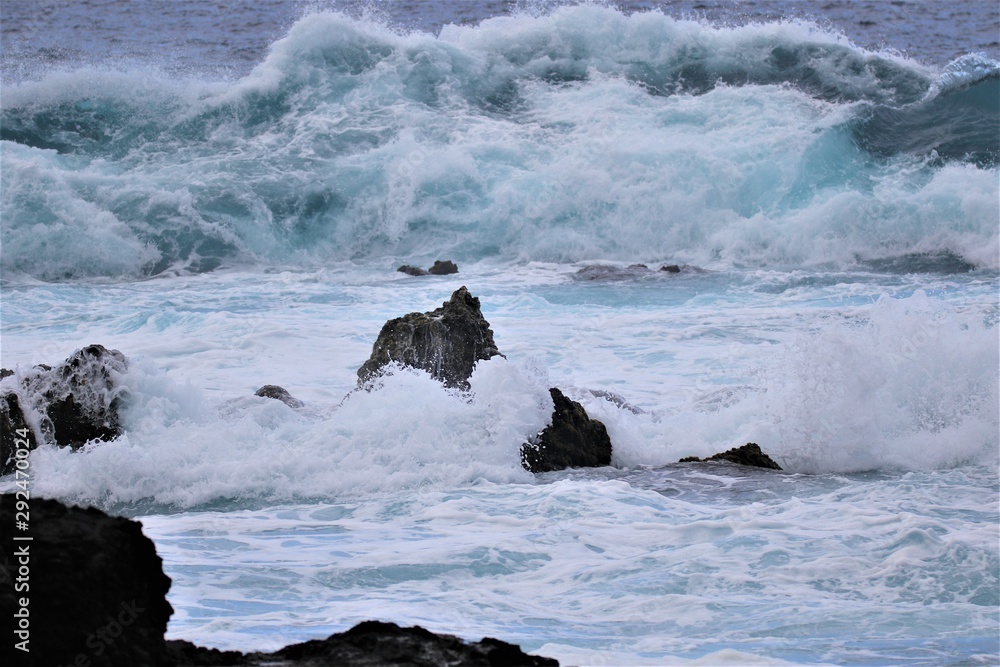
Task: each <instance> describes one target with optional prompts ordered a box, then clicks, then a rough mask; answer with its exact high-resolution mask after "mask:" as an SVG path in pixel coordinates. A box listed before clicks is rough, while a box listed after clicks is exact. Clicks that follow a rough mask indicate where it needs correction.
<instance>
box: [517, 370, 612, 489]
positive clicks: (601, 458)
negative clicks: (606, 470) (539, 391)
mask: <svg viewBox="0 0 1000 667" xmlns="http://www.w3.org/2000/svg"><path fill="white" fill-rule="evenodd" d="M549 394H550V395H551V396H552V403H553V407H554V408H555V409H554V410H553V412H552V423H551V424H549V425H548V426H546V427H545V430H543V431H542V432H541V433H539V434H538V436H537V437H536V438H535V439H534V440H533V441H531V442H526V443H525V444H524V445H523V446H522V447H521V465H523V466H524V468H525V469H526V470H528V471H530V472H549V471H552V470H563V469H565V468H596V467H600V466H606V465H610V464H611V438H610V437H608V430H607V428H605V426H604V424H602V423H601V422H599V421H598V420H596V419H591V418H590V416H589V415H588V414H587V411H586V410H584V409H583V406H582V405H580V404H579V403H577V402H576V401H573V400H570V399H568V398H566V396H564V395H563V393H562V392H561V391H560V390H559V389H556V388H555V387H553V388H551V389H549Z"/></svg>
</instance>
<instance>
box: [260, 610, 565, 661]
mask: <svg viewBox="0 0 1000 667" xmlns="http://www.w3.org/2000/svg"><path fill="white" fill-rule="evenodd" d="M270 657H271V658H272V659H274V658H282V659H285V660H291V661H293V663H294V664H296V665H303V667H305V666H308V667H326V666H327V665H345V666H353V665H356V666H361V665H364V666H366V667H396V666H398V667H404V666H405V667H438V666H440V665H462V666H463V667H500V666H510V667H514V666H516V665H523V666H525V667H528V666H535V665H537V666H538V667H542V666H546V667H548V666H552V667H558V665H559V663H558V662H557V661H556V660H553V659H551V658H543V657H540V656H534V655H528V654H526V653H524V652H523V651H521V649H520V648H519V647H517V646H515V645H514V644H508V643H507V642H502V641H500V640H497V639H492V638H490V637H487V638H485V639H483V640H482V641H478V642H475V643H472V644H467V643H465V642H463V641H462V640H461V639H459V638H458V637H453V636H451V635H436V634H434V633H433V632H430V631H429V630H425V629H423V628H421V627H412V628H401V627H399V626H398V625H396V624H395V623H381V622H378V621H365V622H364V623H359V624H358V625H356V626H354V627H353V628H351V629H350V630H348V631H347V632H342V633H339V634H336V635H331V636H330V637H328V638H327V639H323V640H314V641H309V642H304V643H301V644H294V645H292V646H287V647H285V648H283V649H281V650H280V651H277V652H275V653H274V654H272V656H270Z"/></svg>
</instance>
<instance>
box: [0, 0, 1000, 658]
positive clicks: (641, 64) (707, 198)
mask: <svg viewBox="0 0 1000 667" xmlns="http://www.w3.org/2000/svg"><path fill="white" fill-rule="evenodd" d="M0 31H2V34H0V46H2V56H0V84H2V85H0V107H2V109H0V139H2V143H0V232H2V234H0V242H2V247H0V271H2V277H0V317H2V327H0V332H2V348H0V362H2V364H3V366H4V367H6V368H12V369H15V370H18V371H19V372H24V371H27V370H29V369H30V368H31V366H33V365H34V364H40V363H45V364H55V363H58V362H59V361H61V360H62V359H65V358H66V357H67V356H69V355H70V354H71V353H72V352H73V351H75V350H77V349H79V348H81V347H83V346H85V345H87V344H91V343H100V344H102V345H105V346H106V347H108V348H114V349H118V350H120V351H121V352H123V353H124V354H125V355H126V356H127V357H128V358H129V359H130V365H129V370H128V372H127V373H126V374H125V375H124V376H123V377H122V378H121V383H122V384H121V387H122V392H123V393H122V397H123V398H124V399H125V407H124V412H123V425H124V427H125V433H124V434H123V435H121V436H120V437H118V438H117V439H115V440H113V441H111V442H94V443H91V444H89V445H87V446H86V447H85V448H84V449H82V450H80V451H71V450H69V449H57V448H54V447H49V446H43V447H40V448H39V449H37V450H35V451H34V452H33V453H32V455H31V458H30V470H31V492H32V494H33V495H36V496H48V497H55V498H59V499H62V500H64V501H68V502H74V503H80V504H92V505H95V506H97V507H100V508H102V509H104V510H106V511H108V512H112V513H117V514H121V515H124V516H128V517H133V518H136V519H138V520H140V521H141V522H142V524H143V526H144V531H145V533H146V534H147V535H148V536H149V537H150V538H151V539H152V540H153V541H154V542H155V544H156V546H157V550H158V552H159V554H160V556H161V557H162V558H163V561H164V569H165V571H166V573H167V574H168V575H169V576H170V577H171V578H172V580H173V586H172V588H171V590H170V594H169V598H168V599H169V601H170V603H171V604H172V605H173V607H174V609H175V613H174V616H173V618H172V620H171V622H170V625H169V628H168V638H171V639H187V640H190V641H193V642H195V643H198V644H201V645H204V646H210V647H217V648H223V649H239V650H242V651H250V650H275V649H277V648H280V647H282V646H284V645H287V644H290V643H293V642H299V641H304V640H307V639H315V638H321V637H325V636H327V635H329V634H331V633H333V632H338V631H342V630H345V629H347V628H349V627H351V626H353V625H354V624H355V623H357V622H359V621H362V620H366V619H378V620H384V621H393V622H396V623H399V624H402V625H415V624H416V625H422V626H424V627H426V628H428V629H430V630H433V631H436V632H444V633H449V634H456V635H458V636H461V637H463V638H467V639H470V640H478V639H479V638H481V637H483V636H493V637H497V638H500V639H503V640H505V641H508V642H513V643H517V644H519V645H520V646H521V647H522V648H523V649H524V650H526V651H528V652H532V653H538V654H541V655H546V656H550V657H554V658H558V659H559V660H560V661H561V662H562V663H563V664H569V665H647V664H651V665H664V664H668V665H686V664H699V665H715V664H730V665H749V664H757V665H772V664H773V665H778V664H781V665H783V664H808V665H815V664H837V665H881V664H892V665H996V664H998V662H1000V634H998V627H1000V528H998V527H1000V484H998V482H1000V477H998V466H1000V416H998V412H1000V397H998V388H1000V328H998V320H1000V240H998V235H1000V179H998V175H1000V167H998V165H1000V6H998V5H997V3H996V2H995V1H994V0H982V1H980V0H972V1H966V2H962V3H955V2H951V1H944V0H899V1H894V2H873V1H870V0H830V1H829V2H823V3H819V2H816V3H807V2H793V1H790V0H747V1H744V2H720V1H719V0H702V1H700V2H699V1H696V0H682V1H678V2H620V3H606V4H604V3H556V2H537V3H520V4H512V3H507V2H498V1H481V2H467V3H448V2H443V1H442V0H424V1H421V0H410V1H406V2H403V1H399V2H370V3H353V2H343V3H336V2H301V1H296V0H256V1H254V2H250V1H249V0H245V1H235V0H233V1H230V2H226V3H222V2H207V1H205V2H200V1H195V0H179V1H168V0H148V1H146V2H129V3H122V2H113V1H112V0H81V1H79V2H65V1H62V0H32V1H31V2H28V1H27V0H25V1H23V2H17V1H13V2H5V3H4V6H3V8H2V10H0ZM438 259H442V260H444V259H448V260H453V261H454V262H456V263H457V265H458V267H459V273H458V274H454V275H446V276H420V277H414V276H409V275H405V274H403V273H399V272H397V271H396V268H397V267H398V266H400V265H402V264H410V265H415V266H420V267H427V266H430V265H431V263H433V262H434V261H435V260H438ZM640 264H641V265H645V267H646V268H642V267H639V266H636V265H640ZM664 265H677V266H678V267H679V269H680V270H679V271H677V272H670V271H660V270H658V269H659V268H660V267H661V266H664ZM463 285H464V286H466V287H468V289H469V291H470V292H471V293H472V294H473V295H475V296H476V297H478V298H479V299H480V301H481V304H482V310H483V314H484V316H485V317H486V319H487V320H488V321H489V322H490V325H491V327H492V329H493V332H494V335H495V339H496V342H497V345H498V347H499V349H500V351H501V352H502V353H503V354H504V357H494V358H493V359H491V360H490V361H487V362H481V363H480V364H479V366H478V367H477V368H476V370H475V372H474V374H473V376H472V377H471V379H470V385H471V388H470V389H469V390H468V391H459V390H453V389H447V388H445V387H444V386H443V385H441V384H440V383H438V382H436V381H435V380H432V379H431V378H430V376H429V375H427V374H426V373H424V372H421V371H415V370H412V369H405V368H399V369H396V370H395V371H394V372H393V373H391V374H389V375H387V376H386V377H384V378H383V380H382V381H381V383H380V386H379V387H378V388H377V389H376V390H374V391H370V392H366V391H358V390H357V389H356V387H357V374H356V373H357V369H358V368H359V367H360V366H361V364H362V363H363V362H364V361H365V360H366V359H367V358H368V356H369V354H370V353H371V349H372V344H373V343H374V341H375V337H376V335H377V334H378V332H379V330H380V328H381V326H382V324H383V323H384V322H385V321H386V320H388V319H391V318H394V317H398V316H401V315H403V314H405V313H409V312H417V311H419V312H423V311H429V310H433V309H434V308H436V307H438V306H440V305H441V303H442V302H444V301H446V300H447V299H448V297H449V296H450V295H451V293H452V292H453V291H454V290H456V289H457V288H459V287H460V286H463ZM265 384H278V385H281V386H283V387H285V388H286V389H287V390H288V391H289V392H290V393H291V394H292V395H293V396H295V397H296V398H298V399H301V400H302V401H303V402H304V404H305V405H304V407H301V408H298V409H295V408H292V407H289V406H287V405H285V404H284V403H281V402H279V401H275V400H272V399H267V398H258V397H255V396H254V392H255V391H256V390H257V389H258V388H259V387H260V386H262V385H265ZM553 386H554V387H559V388H560V389H562V390H563V392H564V393H566V394H567V395H568V396H569V397H570V398H573V399H574V400H577V401H579V402H580V403H581V404H582V405H583V406H584V407H585V408H586V410H587V411H588V413H589V414H590V415H591V416H593V417H595V418H597V419H600V420H601V421H602V422H603V423H604V424H605V425H606V427H607V429H608V432H609V434H610V436H611V439H612V443H613V448H614V449H613V456H612V466H610V467H607V468H595V469H585V470H584V469H578V470H567V471H561V472H551V473H545V474H539V475H532V474H531V473H528V472H526V471H525V470H524V469H523V468H522V467H521V465H520V456H519V450H520V446H521V443H523V442H524V441H525V440H527V439H528V438H530V437H532V436H533V435H534V434H536V433H537V432H538V431H540V430H541V429H542V428H543V427H544V426H545V425H546V424H547V422H548V420H549V418H550V415H551V411H552V402H551V399H550V397H549V393H548V388H549V387H553ZM747 442H756V443H758V444H760V446H761V448H762V449H763V450H764V451H765V452H766V453H768V454H769V455H770V456H771V457H772V458H773V459H774V460H776V461H777V462H778V463H779V464H780V465H781V466H782V467H783V468H784V470H783V471H782V472H776V471H770V470H758V469H751V468H740V467H735V466H727V465H723V464H677V461H678V460H679V459H680V458H682V457H686V456H699V457H704V456H709V455H711V454H714V453H716V452H721V451H725V450H727V449H730V448H732V447H736V446H739V445H742V444H744V443H747ZM13 488H14V480H13V479H12V478H11V477H8V478H5V479H0V491H7V490H12V489H13Z"/></svg>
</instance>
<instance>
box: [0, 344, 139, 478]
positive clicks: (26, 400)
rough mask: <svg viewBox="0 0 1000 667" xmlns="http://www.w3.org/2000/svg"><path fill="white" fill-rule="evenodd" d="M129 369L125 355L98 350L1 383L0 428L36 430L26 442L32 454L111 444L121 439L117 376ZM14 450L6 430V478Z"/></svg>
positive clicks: (2, 462) (2, 463)
mask: <svg viewBox="0 0 1000 667" xmlns="http://www.w3.org/2000/svg"><path fill="white" fill-rule="evenodd" d="M127 368H128V360H127V359H126V358H125V355H123V354H122V353H121V352H119V351H118V350H108V349H107V348H105V347H103V346H102V345H89V346H87V347H85V348H83V349H81V350H77V351H76V352H74V353H73V354H72V355H71V356H70V357H69V358H68V359H66V361H64V362H62V363H61V364H59V365H58V366H56V367H55V368H50V367H49V366H44V365H38V366H35V367H34V368H33V369H32V370H31V371H29V372H27V373H25V374H24V375H23V376H22V377H21V378H20V381H19V382H14V381H13V380H7V382H6V383H5V385H4V387H3V393H2V394H0V395H2V396H3V401H4V402H5V403H6V412H5V414H6V416H5V417H3V416H0V420H3V421H2V422H0V425H2V426H4V427H6V426H8V425H11V424H18V423H25V422H27V423H28V424H37V425H38V426H37V428H35V429H32V434H31V436H32V437H31V438H30V440H31V448H32V449H34V448H35V447H36V446H38V445H39V444H55V445H59V446H68V447H72V448H74V449H76V448H79V447H82V446H83V445H85V444H86V443H88V442H90V441H91V440H112V439H114V438H116V437H118V436H119V435H121V433H122V428H121V420H120V416H119V411H120V409H121V403H122V398H123V389H122V388H121V387H120V386H119V385H118V376H120V375H121V374H123V373H125V371H126V370H127ZM17 408H19V411H20V413H21V417H20V420H21V421H20V422H18V421H17V420H18V417H17V416H16V413H17V412H18V409H17ZM0 412H4V408H3V407H0ZM14 448H15V443H14V431H11V430H7V429H6V428H5V429H4V430H3V433H2V434H0V474H6V473H9V472H10V468H9V467H8V466H9V455H10V453H11V452H13V450H14Z"/></svg>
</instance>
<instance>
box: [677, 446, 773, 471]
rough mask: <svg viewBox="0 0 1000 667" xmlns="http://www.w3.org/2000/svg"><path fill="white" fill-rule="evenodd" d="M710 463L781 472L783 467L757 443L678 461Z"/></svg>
mask: <svg viewBox="0 0 1000 667" xmlns="http://www.w3.org/2000/svg"><path fill="white" fill-rule="evenodd" d="M709 461H728V462H729V463H736V464H739V465H743V466H752V467H754V468H769V469H771V470H781V466H779V465H778V464H777V463H775V462H774V460H773V459H771V457H770V456H768V455H767V454H765V453H764V452H763V451H762V450H761V448H760V446H759V445H758V444H757V443H755V442H748V443H747V444H745V445H743V446H742V447H735V448H733V449H730V450H728V451H725V452H721V453H719V454H715V455H713V456H709V457H708V458H704V459H699V458H698V457H697V456H688V457H685V458H683V459H681V460H680V461H678V463H707V462H709Z"/></svg>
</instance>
